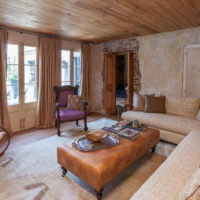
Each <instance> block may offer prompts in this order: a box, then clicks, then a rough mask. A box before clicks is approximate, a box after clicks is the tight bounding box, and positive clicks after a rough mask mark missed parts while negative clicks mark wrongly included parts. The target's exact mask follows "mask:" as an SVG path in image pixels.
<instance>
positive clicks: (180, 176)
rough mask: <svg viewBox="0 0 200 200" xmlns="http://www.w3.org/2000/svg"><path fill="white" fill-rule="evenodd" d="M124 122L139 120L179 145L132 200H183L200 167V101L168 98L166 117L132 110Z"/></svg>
mask: <svg viewBox="0 0 200 200" xmlns="http://www.w3.org/2000/svg"><path fill="white" fill-rule="evenodd" d="M122 119H125V120H129V121H132V120H134V119H138V120H139V121H141V122H142V123H145V124H147V125H149V126H151V127H154V128H157V129H159V130H160V133H161V139H162V140H165V141H168V142H172V143H175V144H178V146H177V147H176V148H175V150H174V151H173V152H172V153H171V154H170V156H169V157H168V158H167V159H166V161H165V162H164V163H163V164H162V165H161V166H160V167H159V168H158V169H157V170H156V171H155V172H154V174H153V175H152V176H151V177H150V178H149V179H148V180H147V181H146V182H145V183H144V184H143V185H142V187H141V188H140V189H139V190H138V191H137V192H136V193H135V194H134V195H133V196H132V197H131V200H182V198H180V196H181V195H182V193H183V192H184V190H185V189H184V187H185V185H186V184H187V183H190V179H191V177H192V175H193V174H194V173H195V172H196V171H197V169H199V167H200V112H199V104H198V99H191V98H188V99H184V98H180V97H177V98H175V97H166V113H145V112H141V111H134V110H132V111H127V112H124V113H123V114H122ZM199 188H200V185H199ZM199 190H200V189H199ZM199 194H200V193H199ZM199 194H198V197H197V198H196V197H195V198H193V197H190V198H186V199H187V200H200V195H199ZM186 199H185V198H184V200H186Z"/></svg>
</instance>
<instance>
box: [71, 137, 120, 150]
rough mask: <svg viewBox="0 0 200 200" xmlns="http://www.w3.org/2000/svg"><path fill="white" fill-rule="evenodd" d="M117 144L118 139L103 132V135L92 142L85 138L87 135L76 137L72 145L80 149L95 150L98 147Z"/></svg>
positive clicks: (103, 147) (108, 146) (102, 147)
mask: <svg viewBox="0 0 200 200" xmlns="http://www.w3.org/2000/svg"><path fill="white" fill-rule="evenodd" d="M118 144H119V140H118V139H117V138H116V137H114V136H112V135H109V134H104V137H102V139H101V140H100V141H98V142H93V141H91V140H89V139H87V136H85V135H84V136H81V137H78V138H76V139H75V140H74V141H73V143H72V146H73V147H75V148H76V149H78V150H80V151H96V150H100V149H105V148H110V147H113V146H116V145H118Z"/></svg>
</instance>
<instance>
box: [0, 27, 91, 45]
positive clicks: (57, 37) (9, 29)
mask: <svg viewBox="0 0 200 200" xmlns="http://www.w3.org/2000/svg"><path fill="white" fill-rule="evenodd" d="M0 29H3V30H8V31H15V32H19V33H22V34H23V33H25V34H30V35H36V36H44V37H50V38H55V39H62V40H65V41H68V42H76V43H80V44H88V42H81V41H79V40H73V39H67V38H65V37H63V36H56V35H48V34H44V33H36V32H32V31H26V30H21V29H15V28H9V27H5V26H0Z"/></svg>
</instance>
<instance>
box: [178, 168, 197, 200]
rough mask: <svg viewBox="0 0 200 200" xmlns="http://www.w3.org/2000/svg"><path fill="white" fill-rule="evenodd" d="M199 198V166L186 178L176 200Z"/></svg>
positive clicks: (194, 199)
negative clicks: (186, 180)
mask: <svg viewBox="0 0 200 200" xmlns="http://www.w3.org/2000/svg"><path fill="white" fill-rule="evenodd" d="M199 199H200V168H199V169H197V171H196V172H194V174H193V175H192V177H191V178H190V179H189V180H188V182H187V183H186V185H185V186H184V188H183V189H182V191H181V193H180V197H179V199H178V200H199Z"/></svg>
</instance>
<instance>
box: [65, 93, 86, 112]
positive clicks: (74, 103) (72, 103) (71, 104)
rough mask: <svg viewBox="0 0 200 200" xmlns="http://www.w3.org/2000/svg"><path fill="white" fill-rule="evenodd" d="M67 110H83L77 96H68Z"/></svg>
mask: <svg viewBox="0 0 200 200" xmlns="http://www.w3.org/2000/svg"><path fill="white" fill-rule="evenodd" d="M67 110H83V103H82V102H81V98H80V97H79V96H78V95H71V94H69V95H68V105H67Z"/></svg>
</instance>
